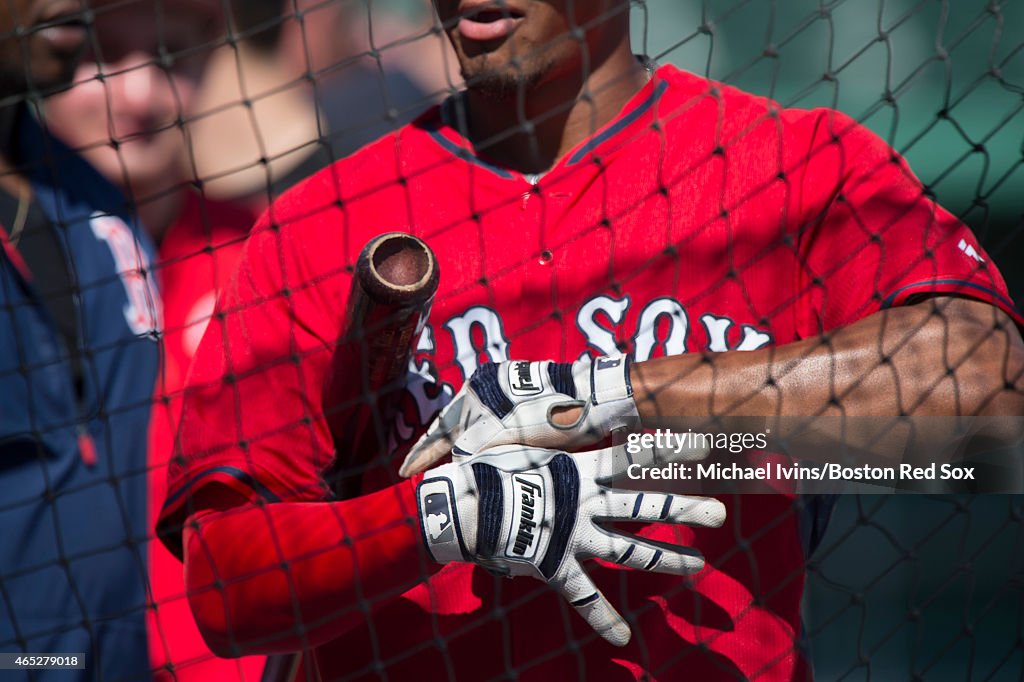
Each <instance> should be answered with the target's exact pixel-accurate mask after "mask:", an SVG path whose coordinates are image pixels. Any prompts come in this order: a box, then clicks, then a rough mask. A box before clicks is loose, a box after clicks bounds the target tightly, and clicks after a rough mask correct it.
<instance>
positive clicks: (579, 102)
mask: <svg viewBox="0 0 1024 682" xmlns="http://www.w3.org/2000/svg"><path fill="white" fill-rule="evenodd" d="M648 79H649V74H648V73H647V70H646V68H645V67H644V66H643V65H642V64H641V63H640V62H638V61H637V59H636V57H635V56H634V55H633V53H632V51H631V50H630V47H629V42H628V40H627V41H623V43H622V44H621V45H619V46H617V47H616V49H615V50H614V51H613V52H612V53H611V54H610V55H609V57H608V58H607V59H605V60H604V61H602V62H601V63H600V64H598V65H596V66H594V68H593V70H591V71H590V72H589V73H588V74H581V73H576V74H567V75H566V76H564V77H561V78H557V79H552V80H551V81H548V82H545V83H542V84H540V85H538V86H536V87H533V88H530V89H529V90H522V91H520V92H519V93H518V94H516V95H512V96H511V97H510V98H508V99H500V98H495V97H493V96H490V95H487V94H483V93H478V92H473V91H470V92H469V93H468V97H469V119H470V121H469V122H470V130H471V137H472V139H473V142H474V145H475V147H476V148H477V150H478V151H481V152H483V153H485V154H486V155H487V157H488V158H490V159H493V160H494V161H497V162H498V163H500V164H502V165H504V166H506V167H508V168H512V169H515V170H517V171H519V172H521V173H529V174H534V173H543V172H545V171H547V170H549V169H550V168H551V167H552V166H554V165H555V164H556V163H557V162H558V159H560V158H562V157H563V156H564V155H565V154H566V153H568V152H569V151H570V150H571V149H572V148H573V147H575V146H576V145H578V144H579V143H580V142H582V141H584V140H585V139H587V138H588V137H589V136H591V135H593V134H594V133H595V132H596V131H597V130H598V129H600V128H601V127H603V126H604V125H606V124H607V123H608V122H610V121H611V120H612V119H614V118H615V117H616V116H617V115H618V114H619V112H620V111H621V110H622V107H623V106H625V104H626V103H627V102H628V101H629V100H630V98H632V97H633V96H634V95H635V94H636V93H637V92H638V91H639V90H640V89H641V88H642V87H643V86H644V85H645V84H646V83H647V81H648ZM525 123H529V124H531V127H532V131H530V132H525V131H523V127H524V124H525Z"/></svg>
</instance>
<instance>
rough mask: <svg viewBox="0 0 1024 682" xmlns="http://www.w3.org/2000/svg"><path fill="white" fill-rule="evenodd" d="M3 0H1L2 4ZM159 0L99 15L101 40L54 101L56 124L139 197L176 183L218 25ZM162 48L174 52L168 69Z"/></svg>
mask: <svg viewBox="0 0 1024 682" xmlns="http://www.w3.org/2000/svg"><path fill="white" fill-rule="evenodd" d="M3 1H4V0H0V2H3ZM155 6H156V3H154V2H153V0H137V1H135V2H131V3H130V4H127V5H118V4H115V5H114V9H113V10H109V9H104V8H101V9H99V10H97V12H96V20H95V25H94V31H95V42H94V45H93V47H92V49H91V50H90V51H89V53H88V54H87V55H86V56H85V58H84V59H83V60H82V63H81V65H80V66H79V67H78V70H77V71H76V72H75V85H74V86H73V87H72V88H71V89H70V90H68V91H67V92H65V93H62V94H60V95H58V96H55V97H52V98H50V100H49V101H48V102H47V106H46V120H47V122H48V123H49V124H50V127H51V129H52V130H53V131H54V132H55V133H56V134H57V135H59V136H60V137H61V138H62V139H63V140H64V141H65V142H67V143H68V144H69V145H70V146H71V147H73V148H75V149H79V150H81V152H82V154H83V155H84V156H85V157H86V158H87V159H88V160H89V161H90V162H92V164H93V165H94V166H96V168H98V169H99V171H100V172H101V173H103V174H104V175H106V176H107V177H108V178H110V179H111V180H113V181H114V182H115V183H117V184H118V185H121V186H122V187H123V188H125V189H130V190H131V191H132V192H133V193H135V194H136V196H137V197H138V196H143V195H145V194H148V193H151V192H154V191H158V190H160V189H163V188H167V187H170V186H173V185H175V184H177V183H178V182H179V181H180V180H181V177H182V172H183V168H184V162H185V157H184V155H185V153H186V149H187V145H186V144H185V137H184V133H183V131H182V129H181V126H180V125H178V124H177V121H178V119H179V117H181V118H182V119H187V118H188V116H189V114H190V113H191V110H192V106H193V101H194V99H195V94H196V90H197V86H198V83H199V79H200V76H201V75H202V70H203V66H204V63H205V56H206V49H204V48H200V47H199V46H201V45H203V44H204V43H206V42H208V41H209V40H210V39H211V37H212V33H211V31H212V29H213V26H214V24H215V22H214V21H212V19H211V17H210V15H209V14H206V13H205V12H203V11H199V10H196V9H195V8H192V7H191V6H190V5H189V4H188V3H177V4H176V3H174V2H167V1H166V0H165V2H164V3H163V6H164V7H165V8H166V10H165V12H166V13H160V14H157V12H156V11H155V9H154V8H155ZM161 52H163V53H164V54H167V55H169V56H170V57H171V61H170V63H169V64H167V65H166V66H165V65H163V64H162V63H161V59H162V58H161Z"/></svg>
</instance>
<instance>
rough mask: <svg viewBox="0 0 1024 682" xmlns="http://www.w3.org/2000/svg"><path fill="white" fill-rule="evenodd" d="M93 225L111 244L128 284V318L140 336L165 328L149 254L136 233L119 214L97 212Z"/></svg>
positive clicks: (111, 251)
mask: <svg viewBox="0 0 1024 682" xmlns="http://www.w3.org/2000/svg"><path fill="white" fill-rule="evenodd" d="M89 227H91V228H92V233H93V234H94V235H95V236H96V238H97V239H99V240H102V241H104V242H106V243H107V246H108V247H109V248H110V254H111V255H112V256H113V257H114V265H115V266H116V267H117V276H118V277H119V278H120V279H121V284H122V285H123V286H124V293H125V295H126V296H127V297H128V302H127V303H125V306H124V319H125V321H126V322H127V323H128V328H129V329H131V330H132V332H133V333H135V334H137V335H140V336H141V335H143V334H152V333H154V332H157V331H159V330H160V328H161V326H162V325H161V321H160V297H159V295H158V294H157V291H156V285H155V284H154V283H153V279H152V277H153V273H152V269H151V268H150V263H149V257H148V256H147V255H146V252H145V251H143V250H142V249H141V248H140V247H139V245H138V243H136V241H135V235H134V234H132V231H131V229H130V228H129V227H128V226H127V225H126V224H125V222H124V221H123V220H121V219H120V218H118V217H117V216H113V215H108V214H104V213H95V214H93V216H92V217H91V218H90V219H89Z"/></svg>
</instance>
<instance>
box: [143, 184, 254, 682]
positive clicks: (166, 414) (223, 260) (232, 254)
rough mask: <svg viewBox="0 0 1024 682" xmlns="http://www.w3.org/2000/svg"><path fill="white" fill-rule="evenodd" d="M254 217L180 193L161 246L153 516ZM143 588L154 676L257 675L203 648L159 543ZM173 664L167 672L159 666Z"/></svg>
mask: <svg viewBox="0 0 1024 682" xmlns="http://www.w3.org/2000/svg"><path fill="white" fill-rule="evenodd" d="M254 219H255V217H254V216H253V215H252V214H251V213H250V212H249V211H247V210H245V209H243V208H241V207H240V206H236V205H235V204H231V203H227V202H223V201H213V200H208V199H203V198H201V197H200V196H199V195H198V194H196V193H193V192H191V191H189V192H187V193H186V197H185V202H184V205H183V206H182V208H181V213H180V214H179V216H178V218H177V219H176V220H175V222H174V224H173V225H171V227H170V228H168V230H167V233H166V234H165V235H164V238H163V240H162V241H161V242H160V249H159V254H158V263H157V266H156V267H157V278H158V281H159V284H160V290H161V294H162V299H163V316H164V336H163V345H162V349H163V358H162V362H161V365H160V374H159V379H158V381H157V387H156V395H155V399H154V402H153V405H154V407H153V414H152V419H151V420H150V432H149V454H148V470H149V496H148V499H149V514H150V519H152V520H153V522H155V520H156V518H157V516H158V515H159V513H160V505H162V504H163V501H164V498H165V496H166V493H167V464H168V462H170V460H171V454H172V453H173V451H174V435H175V432H176V431H177V427H178V416H179V414H180V412H181V391H182V389H183V388H184V386H185V374H186V372H187V371H188V367H189V363H191V362H192V356H193V354H195V350H196V347H197V346H198V345H199V340H200V339H201V338H202V335H203V331H204V330H205V328H206V324H207V322H208V321H209V319H210V316H211V315H212V314H213V310H214V305H215V303H216V296H217V292H218V291H219V290H220V289H221V288H223V287H224V285H225V284H226V283H227V281H228V278H229V276H230V274H231V272H232V271H233V270H234V269H235V265H236V264H237V262H238V258H239V256H240V255H241V252H242V244H243V243H244V240H245V236H246V235H247V234H248V233H249V228H250V227H251V226H252V223H253V221H254ZM148 559H149V575H150V588H151V591H152V598H153V602H154V603H155V604H156V609H155V610H152V611H150V612H149V613H148V618H147V630H148V639H149V649H150V652H149V657H150V665H151V666H152V667H153V668H154V670H155V673H154V678H155V679H156V680H177V681H178V682H187V681H188V680H208V679H211V678H213V677H216V678H217V679H219V680H231V679H245V680H258V679H259V678H260V672H261V671H262V668H263V659H262V658H259V657H255V658H251V659H245V660H243V661H226V660H223V659H218V658H215V657H214V656H213V654H212V653H210V649H209V648H208V647H207V646H206V645H205V644H204V643H203V640H202V637H200V635H199V631H198V630H197V629H196V623H195V618H193V616H192V612H191V610H190V609H189V606H188V601H187V600H186V599H185V585H184V581H183V580H182V566H181V560H180V559H179V558H178V557H175V556H174V555H173V554H171V553H170V552H169V551H167V548H166V547H164V546H163V545H162V544H161V543H159V542H151V543H149V556H148ZM167 665H173V673H172V672H171V671H170V670H169V669H168V668H167V667H165V666H167Z"/></svg>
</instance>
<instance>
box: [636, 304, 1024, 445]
mask: <svg viewBox="0 0 1024 682" xmlns="http://www.w3.org/2000/svg"><path fill="white" fill-rule="evenodd" d="M1022 368H1024V351H1022V345H1021V341H1020V336H1019V334H1018V332H1017V330H1016V329H1015V328H1014V326H1013V323H1012V322H1011V321H1010V320H1009V318H1008V317H1007V316H1006V315H1005V314H1003V313H1001V312H1000V311H998V310H996V309H995V308H993V307H991V306H989V305H987V304H984V303H979V302H974V301H967V300H960V299H934V300H931V301H925V302H924V303H921V304H918V305H914V306H907V307H901V308H896V309H892V310H886V311H882V312H880V313H877V314H875V315H872V316H869V317H867V318H865V319H863V320H861V321H859V322H856V323H854V324H852V325H850V326H848V327H844V328H842V329H838V330H835V331H833V332H832V333H830V334H828V335H826V336H822V337H815V338H810V339H805V340H802V341H799V342H795V343H791V344H787V345H783V346H778V347H773V348H765V349H762V350H758V351H752V352H729V353H720V354H708V355H704V356H695V355H684V356H674V357H668V358H660V359H656V360H651V361H648V362H643V363H637V364H635V365H634V367H633V371H632V375H631V380H632V383H633V387H634V390H635V396H636V401H637V406H638V409H639V411H640V415H641V418H642V419H643V420H645V421H646V422H651V421H653V420H655V419H657V418H659V417H668V416H686V417H711V416H714V417H755V418H762V417H775V416H783V417H785V416H804V417H806V416H817V415H821V416H838V415H843V416H892V415H917V416H926V415H1018V414H1021V413H1022V412H1024V369H1022ZM817 421H818V422H819V423H820V428H822V429H826V430H828V429H833V428H839V427H840V426H841V425H840V423H839V420H834V419H832V420H829V419H826V420H817ZM761 423H763V422H761ZM822 435H824V436H835V437H838V436H839V434H838V433H826V434H822ZM863 435H864V437H865V438H867V439H874V438H877V435H878V434H877V433H871V434H863ZM856 436H857V434H850V433H845V434H844V438H846V439H847V442H848V443H850V444H851V445H855V446H857V445H862V443H857V442H856V441H854V442H850V440H849V439H850V438H851V437H856Z"/></svg>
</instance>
